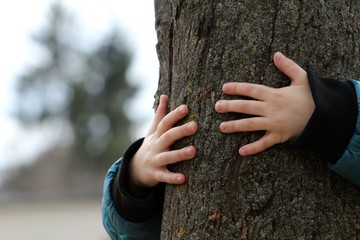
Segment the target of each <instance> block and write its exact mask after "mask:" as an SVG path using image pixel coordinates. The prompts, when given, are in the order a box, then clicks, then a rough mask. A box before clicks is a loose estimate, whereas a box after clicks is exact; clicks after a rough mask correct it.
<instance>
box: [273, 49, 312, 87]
mask: <svg viewBox="0 0 360 240" xmlns="http://www.w3.org/2000/svg"><path fill="white" fill-rule="evenodd" d="M274 63H275V65H276V67H277V68H278V69H279V70H280V71H281V72H282V73H284V74H285V75H286V76H288V77H289V78H290V79H291V82H292V83H291V84H297V83H300V81H302V80H306V79H307V73H306V71H305V70H304V69H302V68H301V67H300V66H299V65H298V64H297V63H295V62H294V61H293V60H291V59H290V58H287V57H286V56H285V55H284V54H282V53H281V52H276V53H275V54H274Z"/></svg>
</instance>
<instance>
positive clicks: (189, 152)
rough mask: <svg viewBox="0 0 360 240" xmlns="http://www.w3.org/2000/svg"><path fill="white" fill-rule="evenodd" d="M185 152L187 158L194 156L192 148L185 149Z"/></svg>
mask: <svg viewBox="0 0 360 240" xmlns="http://www.w3.org/2000/svg"><path fill="white" fill-rule="evenodd" d="M185 152H186V154H187V155H188V156H192V155H193V154H194V151H193V148H192V147H187V148H186V149H185Z"/></svg>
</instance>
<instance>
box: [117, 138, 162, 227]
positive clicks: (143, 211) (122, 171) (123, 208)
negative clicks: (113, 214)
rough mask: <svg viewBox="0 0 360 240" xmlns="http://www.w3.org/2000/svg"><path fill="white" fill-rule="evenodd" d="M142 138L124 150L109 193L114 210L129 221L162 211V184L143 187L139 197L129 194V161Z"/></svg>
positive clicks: (147, 217) (136, 220)
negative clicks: (147, 187) (148, 187)
mask: <svg viewBox="0 0 360 240" xmlns="http://www.w3.org/2000/svg"><path fill="white" fill-rule="evenodd" d="M143 140H144V139H139V140H138V141H136V142H134V143H133V144H132V145H130V147H129V148H128V149H127V150H126V151H125V153H124V156H123V157H122V161H121V166H120V168H119V171H118V173H117V174H116V177H115V179H114V180H113V183H112V189H111V194H112V198H113V202H114V204H115V209H116V211H117V212H118V213H119V214H120V215H121V216H122V217H123V218H124V219H126V220H128V221H130V222H142V221H145V220H147V219H149V218H151V217H152V216H153V215H154V214H156V213H158V212H159V211H162V207H163V202H164V188H165V185H164V184H159V185H158V186H156V187H154V188H151V189H144V190H143V191H144V192H143V193H142V194H141V195H142V196H145V197H144V198H139V197H136V196H133V195H132V194H130V192H131V191H129V184H128V172H129V163H130V161H131V159H132V157H133V156H134V154H135V153H136V151H137V150H138V149H139V148H140V146H141V144H142V142H143Z"/></svg>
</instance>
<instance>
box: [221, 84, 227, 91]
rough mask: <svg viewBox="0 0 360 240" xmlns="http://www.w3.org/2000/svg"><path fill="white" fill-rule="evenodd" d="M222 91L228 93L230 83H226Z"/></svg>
mask: <svg viewBox="0 0 360 240" xmlns="http://www.w3.org/2000/svg"><path fill="white" fill-rule="evenodd" d="M222 90H223V92H226V91H228V90H229V84H228V83H225V84H224V85H223V86H222Z"/></svg>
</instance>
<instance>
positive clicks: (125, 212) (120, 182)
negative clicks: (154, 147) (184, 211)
mask: <svg viewBox="0 0 360 240" xmlns="http://www.w3.org/2000/svg"><path fill="white" fill-rule="evenodd" d="M139 145H141V140H140V141H137V142H135V143H134V144H133V145H131V146H130V147H129V149H128V150H127V151H126V152H125V154H124V156H123V157H122V158H121V159H120V160H118V161H116V162H115V163H114V164H113V166H111V168H110V169H109V171H108V173H107V175H106V178H105V183H104V193H103V201H102V217H103V224H104V227H105V229H106V231H107V232H108V233H109V235H110V236H111V238H112V239H128V238H131V237H132V238H136V239H158V238H159V236H160V227H161V215H162V204H163V200H162V199H163V190H162V189H161V187H158V188H155V189H152V190H150V191H147V193H148V196H147V197H146V198H144V199H138V198H137V197H135V196H133V195H132V194H130V191H129V190H128V187H127V185H126V182H127V181H126V178H123V177H122V175H121V174H122V172H124V171H126V169H127V167H126V165H128V164H127V163H126V162H128V161H129V159H128V157H130V159H131V155H132V154H133V151H136V150H137V148H138V146H139ZM124 163H125V164H124ZM123 164H124V165H123ZM125 176H126V173H125Z"/></svg>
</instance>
